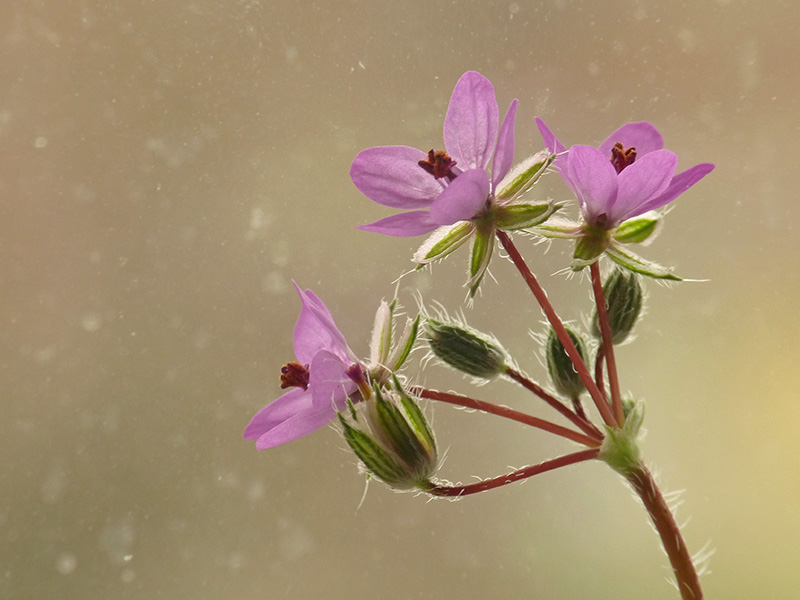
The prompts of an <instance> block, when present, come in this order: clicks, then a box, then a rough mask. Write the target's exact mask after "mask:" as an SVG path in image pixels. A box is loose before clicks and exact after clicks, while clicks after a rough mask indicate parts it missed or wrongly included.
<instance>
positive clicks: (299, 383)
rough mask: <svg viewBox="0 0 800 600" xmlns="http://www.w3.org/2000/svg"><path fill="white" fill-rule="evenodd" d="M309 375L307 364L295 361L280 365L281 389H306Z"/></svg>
mask: <svg viewBox="0 0 800 600" xmlns="http://www.w3.org/2000/svg"><path fill="white" fill-rule="evenodd" d="M309 376H310V374H309V371H308V365H301V364H300V363H296V362H290V363H286V364H285V365H284V366H282V367H281V389H282V390H285V389H286V388H288V387H301V388H303V390H307V389H308V378H309Z"/></svg>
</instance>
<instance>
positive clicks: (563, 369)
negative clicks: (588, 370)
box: [545, 323, 586, 398]
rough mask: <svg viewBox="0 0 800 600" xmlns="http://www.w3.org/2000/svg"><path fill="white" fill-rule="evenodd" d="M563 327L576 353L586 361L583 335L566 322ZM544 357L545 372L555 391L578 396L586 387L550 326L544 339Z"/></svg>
mask: <svg viewBox="0 0 800 600" xmlns="http://www.w3.org/2000/svg"><path fill="white" fill-rule="evenodd" d="M564 329H566V331H567V334H568V335H569V337H570V339H571V340H572V343H573V344H575V348H576V349H577V351H578V354H580V356H581V358H582V359H583V360H584V361H586V345H585V344H584V341H583V336H581V334H580V333H579V332H577V331H576V330H575V329H574V328H572V327H571V326H570V325H567V324H566V323H565V324H564ZM545 358H546V359H547V372H548V373H549V375H550V381H551V382H552V383H553V387H554V388H555V389H556V391H557V392H558V393H559V394H561V395H563V396H565V397H567V398H577V397H578V396H580V395H581V393H582V392H583V391H584V390H585V389H586V387H585V386H584V384H583V380H582V379H581V378H580V375H578V372H577V371H576V370H575V365H573V364H572V361H571V360H570V358H569V355H568V354H567V351H566V349H565V348H564V345H563V344H562V343H561V340H559V339H558V336H557V335H556V332H555V330H553V328H552V327H551V328H550V330H549V332H548V334H547V340H546V341H545Z"/></svg>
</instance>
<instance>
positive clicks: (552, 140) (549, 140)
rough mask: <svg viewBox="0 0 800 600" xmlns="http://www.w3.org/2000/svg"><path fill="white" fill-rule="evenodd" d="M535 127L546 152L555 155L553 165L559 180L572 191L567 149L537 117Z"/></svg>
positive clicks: (573, 187) (573, 186)
mask: <svg viewBox="0 0 800 600" xmlns="http://www.w3.org/2000/svg"><path fill="white" fill-rule="evenodd" d="M536 126H537V127H538V128H539V133H541V134H542V139H543V140H544V147H545V148H547V150H548V152H550V153H551V154H556V155H557V156H556V158H555V161H554V163H553V164H555V166H556V170H557V171H558V174H559V175H561V179H563V180H564V183H566V184H567V185H568V186H569V187H571V188H572V189H573V190H574V189H575V185H574V184H573V182H572V180H571V179H570V176H569V169H568V168H567V163H569V152H567V148H566V147H565V146H564V144H562V143H561V140H559V139H558V138H557V137H556V136H555V134H554V133H553V132H552V131H550V128H549V127H548V126H547V125H545V123H544V121H542V120H541V119H540V118H539V117H536Z"/></svg>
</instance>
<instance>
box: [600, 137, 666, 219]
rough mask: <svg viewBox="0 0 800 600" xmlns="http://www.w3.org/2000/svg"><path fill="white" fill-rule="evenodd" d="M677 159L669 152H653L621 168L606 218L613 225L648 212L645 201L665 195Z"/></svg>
mask: <svg viewBox="0 0 800 600" xmlns="http://www.w3.org/2000/svg"><path fill="white" fill-rule="evenodd" d="M676 166H678V157H677V156H675V153H673V152H670V151H669V150H655V151H653V152H650V153H649V154H646V155H644V156H643V157H641V158H637V159H636V162H634V163H633V164H632V165H630V166H628V167H626V168H625V169H623V171H622V172H621V173H620V174H619V177H618V179H617V185H618V186H619V190H618V192H617V201H616V202H615V203H614V207H613V209H612V211H611V213H610V214H609V215H608V216H609V218H610V221H611V223H612V224H614V225H619V223H621V222H622V221H623V220H625V219H629V218H630V217H632V216H634V215H640V214H642V213H643V212H646V211H647V209H644V210H643V209H642V207H644V206H647V203H648V200H650V199H651V198H653V197H656V196H658V195H660V194H662V193H663V192H664V190H666V189H667V186H669V184H670V181H672V176H673V175H674V174H675V167H676Z"/></svg>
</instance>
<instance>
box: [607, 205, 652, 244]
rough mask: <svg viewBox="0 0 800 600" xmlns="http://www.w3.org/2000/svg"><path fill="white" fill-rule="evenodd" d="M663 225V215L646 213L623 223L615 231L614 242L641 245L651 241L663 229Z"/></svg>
mask: <svg viewBox="0 0 800 600" xmlns="http://www.w3.org/2000/svg"><path fill="white" fill-rule="evenodd" d="M661 223H662V221H661V213H658V212H656V211H650V212H646V213H644V214H643V215H639V216H638V217H634V218H632V219H628V220H627V221H623V222H622V223H621V224H620V226H619V227H617V229H616V231H614V240H615V241H617V242H619V243H620V244H641V243H642V242H646V241H647V240H649V239H651V238H652V237H653V236H654V235H655V234H656V233H657V232H658V230H659V229H661Z"/></svg>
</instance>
